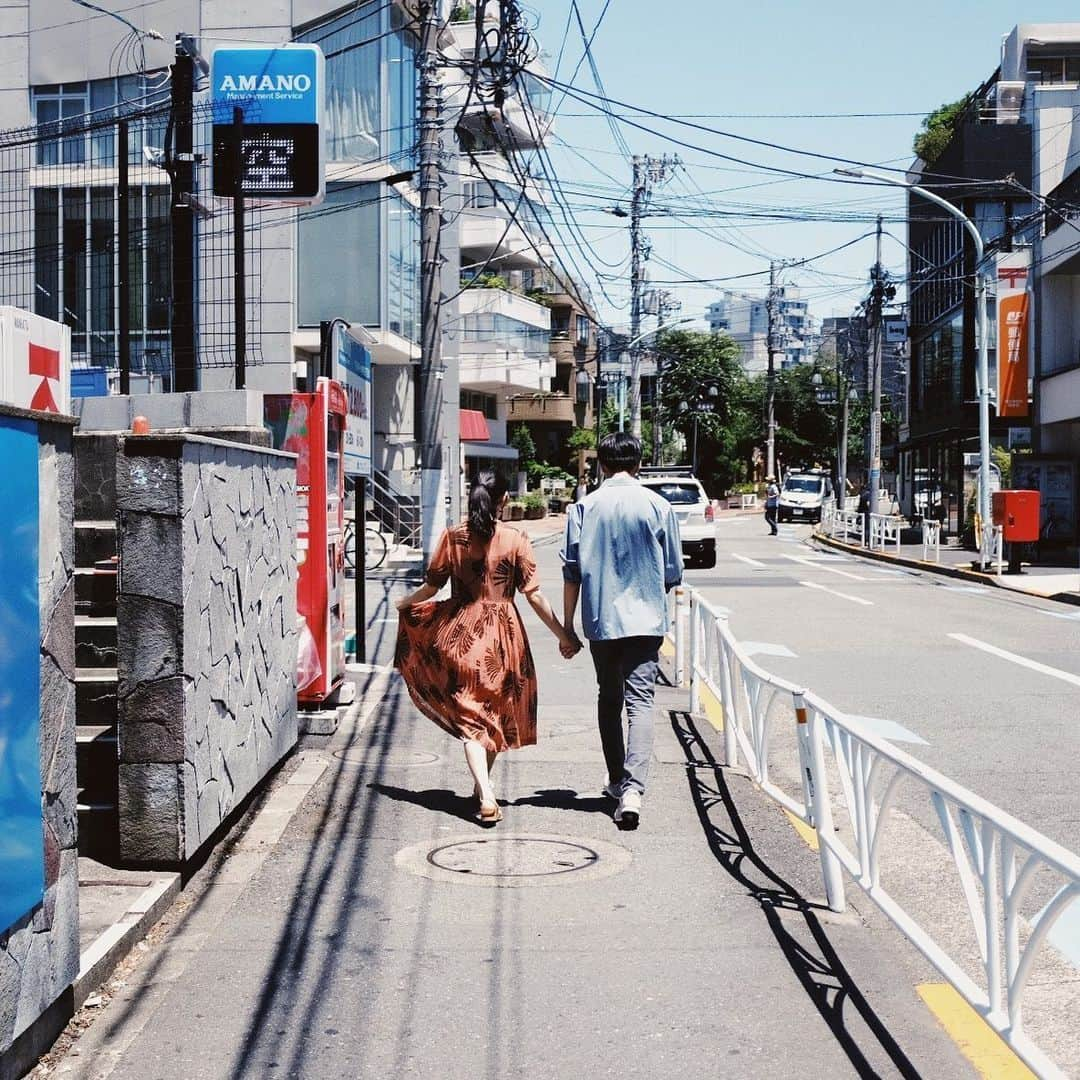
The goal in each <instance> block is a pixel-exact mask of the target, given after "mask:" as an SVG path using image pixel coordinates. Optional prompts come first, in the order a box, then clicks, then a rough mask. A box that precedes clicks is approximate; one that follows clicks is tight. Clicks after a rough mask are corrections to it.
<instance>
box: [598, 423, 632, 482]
mask: <svg viewBox="0 0 1080 1080" xmlns="http://www.w3.org/2000/svg"><path fill="white" fill-rule="evenodd" d="M596 456H597V457H598V458H599V459H600V464H601V465H602V466H603V468H604V469H605V470H607V472H609V473H620V472H635V471H636V470H637V468H638V466H639V465H641V440H640V439H636V438H634V436H633V435H630V434H628V433H627V432H625V431H614V432H612V433H611V434H610V435H605V436H604V437H603V438H602V439H601V440H600V445H599V446H598V447H597V450H596Z"/></svg>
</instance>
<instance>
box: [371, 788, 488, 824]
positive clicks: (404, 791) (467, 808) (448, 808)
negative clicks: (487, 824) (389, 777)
mask: <svg viewBox="0 0 1080 1080" xmlns="http://www.w3.org/2000/svg"><path fill="white" fill-rule="evenodd" d="M368 787H369V788H371V790H372V791H374V792H377V793H378V794H379V795H385V796H386V797H387V798H388V799H396V800H397V801H398V802H407V803H412V804H413V806H419V807H421V808H423V809H424V810H431V811H432V812H434V813H439V814H446V815H447V816H448V817H456V818H460V819H461V820H462V821H468V822H475V821H476V810H477V807H476V800H475V799H472V798H467V797H466V796H464V795H458V794H457V793H456V792H453V791H450V790H449V789H448V788H427V789H426V790H424V791H417V790H415V789H413V788H402V787H394V786H393V785H392V784H374V783H373V784H368Z"/></svg>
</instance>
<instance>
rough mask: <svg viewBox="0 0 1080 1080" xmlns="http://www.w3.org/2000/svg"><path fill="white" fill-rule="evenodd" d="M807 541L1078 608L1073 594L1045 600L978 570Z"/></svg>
mask: <svg viewBox="0 0 1080 1080" xmlns="http://www.w3.org/2000/svg"><path fill="white" fill-rule="evenodd" d="M811 539H813V540H816V541H818V542H819V543H821V544H824V545H825V546H826V547H830V548H833V549H835V550H836V551H844V552H846V553H847V554H849V555H858V556H859V557H860V558H862V559H870V560H872V561H873V562H881V563H889V564H891V565H893V566H906V567H908V568H909V569H911V570H926V571H929V572H930V573H932V574H939V575H940V576H941V577H951V578H959V579H960V580H961V581H974V582H978V584H980V585H992V586H993V587H994V588H995V589H1003V590H1004V591H1005V592H1010V593H1014V594H1015V595H1017V596H1027V597H1030V598H1031V599H1033V600H1053V601H1056V602H1057V603H1059V604H1070V605H1072V606H1073V607H1077V606H1080V595H1076V594H1073V593H1052V594H1051V595H1049V596H1047V595H1045V594H1044V593H1033V592H1028V591H1027V590H1026V589H1014V588H1013V587H1012V586H1011V585H1009V584H1007V583H1006V582H1003V581H1001V580H1000V579H999V578H998V577H997V575H995V574H988V573H981V572H980V571H978V570H968V569H966V568H965V567H962V566H944V565H942V564H941V563H935V562H923V560H922V559H909V558H907V557H906V556H903V555H889V554H888V553H887V552H884V551H870V550H868V549H867V548H864V547H860V546H858V545H856V544H846V543H844V542H843V541H842V540H837V539H835V538H834V537H831V536H826V535H825V534H824V533H819V532H815V533H814V534H813V535H812V537H811Z"/></svg>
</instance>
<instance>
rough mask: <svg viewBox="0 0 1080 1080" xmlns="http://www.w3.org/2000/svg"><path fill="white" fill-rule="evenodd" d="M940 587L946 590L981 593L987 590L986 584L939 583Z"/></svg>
mask: <svg viewBox="0 0 1080 1080" xmlns="http://www.w3.org/2000/svg"><path fill="white" fill-rule="evenodd" d="M938 588H939V589H944V590H945V591H946V592H965V593H981V592H986V591H987V590H986V586H985V585H939V586H938Z"/></svg>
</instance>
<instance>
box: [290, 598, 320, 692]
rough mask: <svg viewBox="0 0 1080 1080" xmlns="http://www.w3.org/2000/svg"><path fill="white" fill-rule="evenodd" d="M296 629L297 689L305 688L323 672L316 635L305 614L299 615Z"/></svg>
mask: <svg viewBox="0 0 1080 1080" xmlns="http://www.w3.org/2000/svg"><path fill="white" fill-rule="evenodd" d="M296 629H297V633H298V634H299V640H298V641H297V647H296V689H297V690H303V689H304V688H305V687H308V686H310V685H311V684H312V683H313V682H314V681H315V680H316V679H317V678H318V677H319V676H320V675H321V674H322V663H321V662H320V661H319V647H318V645H316V644H315V635H314V634H313V633H312V632H311V629H310V628H309V626H308V624H307V619H305V618H304V616H303V615H298V616H297V627H296Z"/></svg>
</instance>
